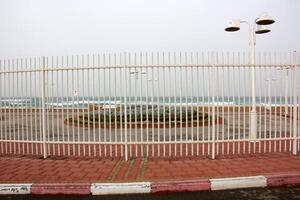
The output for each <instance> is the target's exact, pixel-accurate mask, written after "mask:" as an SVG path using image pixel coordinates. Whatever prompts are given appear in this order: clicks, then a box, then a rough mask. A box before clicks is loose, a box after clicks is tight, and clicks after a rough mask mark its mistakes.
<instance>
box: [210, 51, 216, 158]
mask: <svg viewBox="0 0 300 200" xmlns="http://www.w3.org/2000/svg"><path fill="white" fill-rule="evenodd" d="M215 56H216V55H215V53H214V52H213V53H212V58H211V59H212V70H209V71H210V72H211V71H212V73H209V77H212V82H211V84H210V87H211V96H212V145H211V148H212V149H211V158H212V159H215V156H216V155H215V154H216V153H215V135H216V125H215V122H216V119H215V118H216V116H215V108H216V106H215V79H216V78H215V66H214V64H215Z"/></svg>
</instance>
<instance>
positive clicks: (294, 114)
mask: <svg viewBox="0 0 300 200" xmlns="http://www.w3.org/2000/svg"><path fill="white" fill-rule="evenodd" d="M296 64H297V55H296V52H294V53H293V65H294V66H293V68H292V70H294V72H293V76H294V77H293V78H294V80H293V103H294V105H293V117H292V119H293V155H297V106H298V105H297V86H298V85H297V84H298V73H297V72H298V70H297V68H296Z"/></svg>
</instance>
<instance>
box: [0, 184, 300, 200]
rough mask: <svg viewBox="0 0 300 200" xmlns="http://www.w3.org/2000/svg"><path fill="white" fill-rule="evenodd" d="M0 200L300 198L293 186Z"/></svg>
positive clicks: (24, 196) (246, 199)
mask: <svg viewBox="0 0 300 200" xmlns="http://www.w3.org/2000/svg"><path fill="white" fill-rule="evenodd" d="M0 199H1V200H8V199H11V200H27V199H28V200H35V199H38V200H71V199H80V200H88V199H90V200H98V199H101V200H140V199H142V200H182V199H188V200H196V199H197V200H199V199H201V200H207V199H213V200H221V199H222V200H223V199H229V200H230V199H232V200H237V199H238V200H254V199H255V200H256V199H257V200H282V199H283V200H285V199H286V200H294V199H300V187H293V188H271V189H270V188H259V189H246V190H226V191H208V192H189V193H171V194H145V195H113V196H92V195H90V196H33V195H13V196H0Z"/></svg>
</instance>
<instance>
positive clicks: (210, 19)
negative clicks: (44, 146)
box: [0, 0, 300, 98]
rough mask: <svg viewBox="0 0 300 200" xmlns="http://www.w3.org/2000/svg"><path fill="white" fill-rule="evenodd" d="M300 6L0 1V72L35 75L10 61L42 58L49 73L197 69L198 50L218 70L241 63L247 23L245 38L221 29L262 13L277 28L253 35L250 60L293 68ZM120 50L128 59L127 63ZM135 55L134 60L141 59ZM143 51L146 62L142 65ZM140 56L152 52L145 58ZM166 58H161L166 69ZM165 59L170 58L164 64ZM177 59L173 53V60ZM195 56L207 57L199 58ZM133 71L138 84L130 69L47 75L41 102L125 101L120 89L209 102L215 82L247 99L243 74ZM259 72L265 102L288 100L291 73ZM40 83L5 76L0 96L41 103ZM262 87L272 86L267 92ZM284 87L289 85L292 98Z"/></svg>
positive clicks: (36, 64)
mask: <svg viewBox="0 0 300 200" xmlns="http://www.w3.org/2000/svg"><path fill="white" fill-rule="evenodd" d="M299 8H300V2H299V1H297V0H286V1H283V0H251V1H250V0H248V1H238V0H227V1H217V0H210V1H200V0H188V1H184V0H169V1H159V0H151V1H144V0H126V1H124V0H123V1H122V0H111V1H96V0H85V1H83V0H82V1H80V0H52V1H38V0H27V1H21V0H19V1H18V0H0V60H1V61H2V62H1V63H0V64H1V65H0V66H1V69H2V70H4V71H5V70H8V71H14V70H21V69H26V68H27V69H28V68H38V69H40V68H41V66H42V63H41V60H37V61H34V59H33V58H32V59H27V60H25V59H24V60H21V59H18V60H7V59H10V58H26V57H27V58H28V57H38V59H41V57H40V56H47V57H46V59H47V63H46V67H47V68H61V67H85V66H94V65H101V66H103V65H106V66H107V65H114V64H121V65H122V64H124V63H126V64H135V65H136V64H137V65H139V64H144V65H145V64H148V65H149V64H163V63H166V64H168V63H171V64H173V63H175V64H186V63H194V64H197V58H196V57H195V56H196V54H195V53H196V52H200V54H199V63H200V64H201V63H211V60H209V59H211V57H210V58H209V55H211V52H219V53H218V60H215V62H218V63H226V64H232V63H235V64H238V63H245V64H247V63H249V60H248V58H249V57H248V56H247V53H248V52H247V51H248V50H249V46H248V27H247V25H245V24H241V30H240V31H238V32H234V33H228V32H225V31H224V28H225V27H226V25H227V24H228V22H229V21H230V20H231V19H241V20H247V21H249V22H250V23H252V22H254V20H255V18H256V17H257V16H258V15H259V14H261V13H264V12H266V13H268V14H270V15H271V16H272V17H273V18H274V19H275V21H276V22H275V23H274V24H272V25H270V26H269V27H270V29H271V32H270V33H267V34H263V35H257V45H256V52H257V57H256V62H257V63H263V64H265V63H290V61H291V55H290V54H289V53H290V52H293V51H295V50H296V51H297V50H299V49H300V48H299V47H300V43H299V39H298V38H299V35H300V27H299V26H298V25H297V24H298V23H299V22H298V19H300V13H299ZM124 52H131V54H130V55H129V53H128V54H127V60H126V61H125V59H124V58H125V57H126V56H124ZM134 52H137V56H136V57H137V59H136V58H135V54H134ZM140 52H142V61H139V59H140ZM145 52H149V53H148V55H146V53H145ZM151 52H154V53H153V55H152V53H151ZM156 52H160V54H157V53H156ZM162 52H166V53H165V60H164V61H163V55H162ZM168 52H171V57H172V58H171V59H170V62H169V61H168V58H167V57H168V56H167V54H168ZM173 52H177V53H176V55H175V57H176V58H174V54H173ZM178 52H182V54H181V55H180V54H179V53H178ZM186 52H187V53H186ZM191 52H194V53H193V54H191ZM201 52H205V53H204V58H203V59H202V57H201V56H202V53H201ZM222 52H224V54H223V55H222ZM227 52H230V53H229V54H228V53H227ZM232 52H241V53H240V54H237V53H235V54H233V53H232ZM244 52H246V53H245V54H244ZM265 52H267V54H265ZM273 52H277V54H274V53H273ZM98 53H100V54H99V55H98ZM102 53H105V54H104V56H103V54H102ZM108 53H111V54H108ZM114 53H116V54H114ZM207 53H208V54H207ZM66 55H68V57H67V56H66ZM71 55H74V57H73V58H72V56H71ZM77 55H78V56H77ZM122 55H123V56H122ZM52 56H53V57H52ZM57 56H58V57H57ZM62 56H65V57H62ZM93 56H95V59H94V58H93ZM115 56H116V58H115ZM222 56H223V58H222ZM157 57H159V58H157ZM192 57H193V59H191V58H192ZM72 59H73V61H72ZM135 60H136V62H135ZM298 60H299V58H298ZM133 70H137V71H146V73H145V74H144V75H142V74H138V75H137V76H138V77H137V78H138V79H136V76H135V75H134V74H130V72H131V71H132V70H129V69H127V70H126V71H124V70H120V69H118V70H117V71H115V69H112V70H105V71H104V70H89V71H88V70H85V71H84V72H83V71H75V72H74V71H68V72H67V71H63V72H62V71H60V72H56V71H49V72H47V74H46V77H45V81H46V96H50V97H61V98H63V97H67V96H74V95H77V96H91V95H92V94H93V95H95V96H102V97H103V96H122V95H123V93H124V92H125V89H126V90H127V94H128V96H134V95H137V96H162V95H163V94H165V95H166V96H179V95H181V96H182V97H184V96H196V95H200V96H202V95H203V96H209V95H212V94H211V89H212V88H211V87H212V84H209V83H212V82H213V83H214V84H215V85H214V86H213V87H215V95H218V96H221V95H225V96H238V95H241V96H242V95H245V96H250V94H251V87H250V85H251V84H250V83H251V82H250V76H249V75H250V70H249V69H246V70H244V69H243V70H241V71H238V70H233V68H232V69H230V70H231V71H230V70H227V71H226V70H225V71H224V70H223V71H221V70H219V71H217V70H215V71H209V70H208V69H205V70H202V69H199V70H198V71H197V70H196V69H188V70H187V71H185V70H186V69H179V68H177V69H176V70H174V69H171V71H170V72H169V71H168V70H167V69H166V71H165V73H166V75H163V73H164V71H163V69H157V68H154V69H153V68H148V69H146V68H145V69H133ZM175 73H176V77H175ZM223 73H224V75H223ZM212 74H215V76H212ZM256 74H257V78H256V79H257V80H256V83H257V84H256V86H257V88H256V89H257V96H261V95H265V96H266V95H268V90H271V95H277V96H284V95H285V94H286V93H288V95H291V94H292V85H293V82H292V81H293V79H292V78H293V77H292V76H291V75H293V74H294V75H295V73H289V74H288V76H286V71H285V70H277V69H276V68H273V70H271V71H270V70H269V71H268V70H266V69H257V70H256ZM40 75H41V74H40V72H35V73H12V74H1V88H2V89H1V88H0V90H2V91H1V93H2V95H1V96H2V97H26V96H28V97H29V96H37V97H39V96H40V95H41V87H40V85H41V76H40ZM152 76H153V77H152ZM35 79H37V80H35ZM151 79H152V80H154V81H151ZM192 79H193V81H194V82H192ZM267 79H274V80H272V81H271V82H272V87H271V88H270V89H269V88H268V82H267ZM285 79H288V81H287V82H288V91H287V90H286V88H285V86H284V85H285V83H286V82H285V81H286V80H285ZM163 80H165V82H166V83H163ZM197 81H198V82H197ZM78 83H79V85H78ZM125 83H126V85H127V87H126V88H125ZM176 83H177V85H176ZM164 84H165V86H164ZM239 86H240V87H239ZM135 87H137V88H135ZM164 87H165V88H166V90H164ZM135 89H136V90H137V92H136V93H134V91H135ZM298 90H299V89H298Z"/></svg>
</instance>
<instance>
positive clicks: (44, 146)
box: [41, 56, 47, 159]
mask: <svg viewBox="0 0 300 200" xmlns="http://www.w3.org/2000/svg"><path fill="white" fill-rule="evenodd" d="M45 65H46V61H45V56H43V65H42V85H41V86H42V133H43V157H44V159H46V158H47V148H46V111H45V86H46V83H45Z"/></svg>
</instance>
